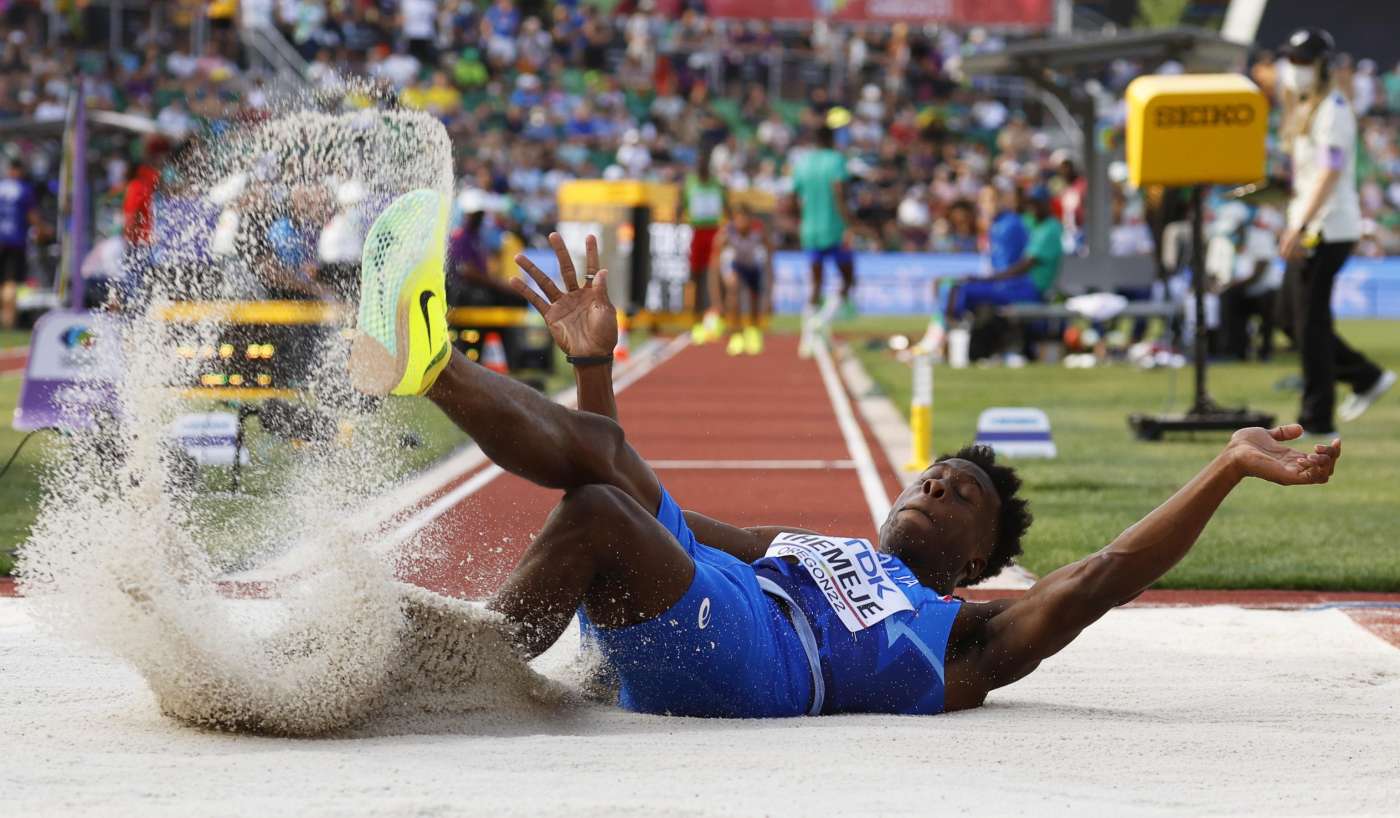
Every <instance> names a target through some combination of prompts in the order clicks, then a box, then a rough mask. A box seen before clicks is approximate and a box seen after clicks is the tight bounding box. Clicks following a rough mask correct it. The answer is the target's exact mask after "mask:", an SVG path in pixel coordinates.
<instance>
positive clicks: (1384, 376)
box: [1337, 369, 1397, 423]
mask: <svg viewBox="0 0 1400 818" xmlns="http://www.w3.org/2000/svg"><path fill="white" fill-rule="evenodd" d="M1396 380H1397V376H1396V374H1395V372H1394V371H1392V370H1389V369H1387V370H1386V371H1385V372H1382V373H1381V377H1380V380H1378V381H1376V385H1375V386H1372V387H1371V388H1370V389H1367V390H1366V391H1365V392H1353V393H1352V394H1350V395H1347V397H1346V400H1343V401H1342V405H1341V407H1340V408H1339V409H1337V417H1338V418H1339V419H1340V420H1341V421H1342V422H1343V423H1348V422H1350V421H1353V420H1356V419H1357V418H1359V417H1361V416H1362V415H1364V414H1365V413H1366V410H1367V409H1370V408H1371V404H1373V403H1375V402H1376V400H1377V399H1378V398H1380V396H1381V395H1384V394H1385V393H1386V392H1388V391H1390V387H1392V386H1394V385H1395V381H1396Z"/></svg>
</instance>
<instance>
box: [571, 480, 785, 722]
mask: <svg viewBox="0 0 1400 818" xmlns="http://www.w3.org/2000/svg"><path fill="white" fill-rule="evenodd" d="M656 519H657V520H659V521H660V522H661V524H662V525H664V526H665V527H666V528H667V529H668V530H669V531H670V532H671V534H672V535H673V536H674V537H675V538H676V541H677V542H679V543H680V545H681V547H682V548H684V549H685V550H686V552H687V553H688V554H690V556H691V558H692V559H693V560H694V561H695V578H694V579H693V580H692V581H691V583H690V589H689V590H687V591H686V592H685V596H683V597H681V599H680V601H678V602H677V603H676V604H675V605H673V606H671V608H670V610H668V611H666V612H665V613H663V614H661V615H660V616H658V617H656V618H655V619H652V620H649V621H647V622H642V623H639V624H636V625H629V626H627V627H625V628H600V627H597V626H594V625H593V624H592V623H591V622H589V621H588V618H587V616H585V615H584V613H583V610H582V609H580V610H579V619H580V621H581V622H582V624H583V631H584V633H583V636H584V640H585V641H586V642H592V643H594V644H596V645H597V646H598V647H599V648H600V649H601V651H602V653H603V656H604V658H605V659H607V661H608V663H609V664H610V665H611V666H612V668H613V670H614V671H615V672H616V673H617V675H618V678H619V679H620V680H621V682H622V686H621V691H620V695H619V704H621V705H622V707H624V708H626V709H627V710H632V711H635V712H639V713H657V714H665V715H673V716H704V717H725V718H769V717H774V716H801V715H804V714H805V713H806V712H807V710H808V707H809V705H810V699H811V696H812V671H811V665H810V664H809V663H808V659H807V654H806V652H805V651H804V649H803V647H802V642H801V641H800V639H799V638H798V636H797V631H796V630H795V629H794V628H793V625H792V622H791V621H790V620H788V618H787V615H786V614H785V613H784V612H783V611H782V610H781V609H780V607H779V603H777V602H775V601H774V600H773V599H772V598H771V597H769V596H768V595H767V594H765V593H764V592H763V591H762V590H761V589H760V588H759V587H758V579H757V575H756V574H755V573H754V569H753V567H752V566H750V565H748V564H747V563H744V562H740V561H739V560H738V559H735V558H734V557H731V556H729V555H728V554H726V553H724V552H723V551H719V550H718V549H714V548H710V547H709V546H707V545H703V544H701V543H698V542H696V540H695V535H694V534H693V533H691V530H690V527H689V526H687V525H686V523H685V517H684V516H682V514H681V509H680V506H678V505H676V501H675V500H673V499H671V495H670V494H668V493H666V490H665V489H662V491H661V506H660V508H658V509H657V511H656Z"/></svg>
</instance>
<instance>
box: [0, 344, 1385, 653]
mask: <svg viewBox="0 0 1400 818" xmlns="http://www.w3.org/2000/svg"><path fill="white" fill-rule="evenodd" d="M618 406H619V414H620V420H621V422H622V425H623V428H624V429H626V430H627V437H628V439H629V440H630V441H631V442H632V445H633V446H635V447H636V448H637V450H638V451H640V452H641V453H642V455H643V456H644V457H646V458H647V459H648V460H649V461H652V462H653V463H654V464H657V465H658V466H659V468H658V469H657V471H658V473H659V474H660V476H661V480H662V482H663V483H664V484H665V486H666V488H667V489H668V490H669V491H670V492H671V494H672V495H673V496H674V497H675V498H676V501H677V502H679V503H680V504H681V506H682V507H684V508H689V509H694V510H696V511H700V512H703V513H706V514H709V515H711V516H714V517H716V518H718V519H721V520H724V521H726V522H730V523H733V524H735V525H740V526H745V525H761V524H773V525H792V526H796V527H800V528H810V529H813V530H817V531H826V532H831V533H833V534H851V535H856V536H861V537H873V536H874V534H875V525H874V522H873V521H872V519H871V515H870V511H869V506H868V505H867V501H866V498H865V496H864V493H863V491H862V488H861V485H860V482H859V480H858V478H857V473H856V471H855V470H854V468H851V467H850V466H849V465H848V463H849V461H850V460H851V459H852V452H851V451H850V449H849V448H848V446H847V444H846V441H845V440H844V438H843V436H842V433H841V431H840V427H839V425H838V422H837V418H836V413H835V410H834V409H833V406H832V399H831V396H830V395H829V394H828V393H827V390H826V388H825V386H824V384H823V381H822V377H821V374H820V371H819V369H818V366H817V364H816V362H814V361H811V360H800V359H798V357H797V354H796V339H793V338H784V337H775V338H772V339H770V341H769V349H768V350H767V351H766V352H765V353H764V354H763V355H761V356H758V357H738V358H731V357H729V356H727V355H725V354H724V351H723V350H722V349H721V348H720V347H719V345H709V346H705V347H691V348H687V349H685V350H683V351H682V352H681V353H680V354H678V355H677V356H676V357H674V358H672V359H670V360H668V361H665V362H663V363H662V364H660V366H659V367H658V368H657V369H655V370H654V371H652V372H650V373H648V374H646V375H644V376H643V377H642V378H641V379H640V380H638V381H637V382H636V383H635V384H634V385H632V386H631V387H630V388H629V389H628V390H626V391H625V392H623V393H622V394H621V395H619V399H618ZM860 432H861V434H862V435H863V436H864V438H865V440H866V444H867V448H868V449H869V450H870V451H871V453H872V457H873V460H874V462H873V465H874V467H875V468H876V470H877V472H878V474H879V477H880V481H881V482H882V483H883V485H884V488H885V491H886V493H887V494H888V496H889V497H890V498H893V497H894V496H895V495H896V494H897V493H898V491H899V488H900V486H899V482H898V478H897V477H896V472H895V471H894V469H893V468H892V467H891V464H890V463H888V462H887V461H886V460H885V458H884V456H883V454H882V450H881V449H880V447H879V446H877V445H875V441H874V439H873V438H872V437H871V436H870V434H869V432H868V430H866V429H864V428H863V427H862V428H861V430H860ZM766 460H784V461H844V462H842V463H840V464H839V465H835V466H833V467H828V468H820V469H813V468H773V469H754V468H698V467H696V466H697V465H699V464H697V463H695V461H712V462H711V463H710V464H709V465H710V466H714V465H717V464H715V463H714V462H713V461H748V462H749V463H750V464H751V465H752V464H753V461H766ZM676 461H689V462H690V467H686V465H685V463H684V462H682V463H677V462H676ZM481 471H482V470H481V469H480V468H478V469H477V470H475V471H472V472H468V473H465V474H463V475H460V476H459V477H457V478H455V479H454V480H452V481H450V482H449V484H448V485H446V486H443V487H442V488H440V489H439V490H437V491H436V492H434V494H433V495H432V496H429V497H425V498H423V505H426V504H427V503H428V502H430V501H432V500H435V499H437V498H438V497H440V496H442V495H443V494H446V493H447V492H448V491H450V490H452V489H454V488H456V487H458V486H459V485H461V484H463V483H465V482H467V481H468V480H471V479H472V478H473V477H474V476H475V475H477V474H480V473H481ZM559 496H560V493H559V492H557V491H551V490H547V489H541V488H539V487H537V486H534V485H531V484H529V483H527V482H526V481H524V480H521V479H519V478H517V477H514V476H511V475H508V474H503V475H501V476H500V477H497V478H495V479H494V480H491V481H490V482H488V483H486V484H485V485H484V486H483V487H482V488H480V489H479V490H478V491H477V492H476V493H474V494H472V495H470V496H469V497H467V498H466V499H465V500H463V501H461V502H459V503H457V504H456V505H454V506H453V507H452V508H450V509H449V510H448V511H446V512H445V513H444V514H443V515H442V516H441V517H439V518H438V519H437V520H436V525H434V526H432V527H431V528H430V530H431V531H432V535H433V539H434V541H435V544H436V547H435V548H434V558H433V559H431V560H423V561H421V562H419V563H418V564H415V565H412V566H409V567H407V568H406V569H405V570H404V571H403V574H404V577H405V578H406V579H408V580H411V581H413V582H416V583H418V584H420V585H423V586H424V587H427V588H430V589H432V590H435V591H439V592H441V593H446V594H450V595H454V596H463V597H471V598H482V597H485V596H488V595H490V594H491V592H493V591H494V590H495V589H496V588H498V587H499V586H500V583H501V581H502V580H504V578H505V576H506V574H507V573H509V571H510V569H511V568H512V567H514V565H515V563H516V561H517V560H519V558H520V555H521V554H522V553H524V549H525V547H526V546H527V545H529V543H530V540H531V539H532V538H533V537H534V534H535V533H536V532H537V531H538V530H539V528H540V526H541V525H542V524H543V523H544V519H545V517H546V516H547V515H548V514H549V511H550V509H552V508H553V506H554V504H555V503H557V502H558V500H559ZM230 590H231V592H235V593H248V594H252V595H257V593H258V589H257V588H256V587H254V586H248V587H246V588H236V589H233V588H231V589H230ZM14 592H15V588H14V583H13V581H12V580H10V579H9V578H6V577H0V596H9V595H13V594H14ZM1018 593H1020V592H1018V591H990V590H979V589H975V588H974V589H968V591H967V592H965V594H964V595H965V596H966V597H967V598H969V599H972V600H978V601H980V600H986V599H991V598H997V597H1002V596H1012V595H1016V594H1018ZM1133 604H1136V605H1149V606H1176V605H1241V606H1244V607H1258V608H1308V607H1313V606H1319V605H1337V604H1341V605H1344V606H1357V607H1354V608H1352V607H1348V608H1347V609H1346V613H1347V614H1348V615H1349V616H1351V617H1352V618H1353V619H1355V620H1356V621H1357V622H1359V623H1360V624H1362V625H1363V626H1365V627H1367V628H1368V629H1369V630H1371V631H1372V632H1373V633H1375V634H1376V635H1377V636H1379V637H1380V638H1382V639H1385V640H1387V641H1389V642H1391V643H1392V644H1394V645H1396V646H1397V647H1400V594H1379V593H1327V592H1310V591H1148V592H1147V593H1145V594H1143V596H1142V597H1141V598H1139V599H1138V600H1137V601H1136V602H1135V603H1133Z"/></svg>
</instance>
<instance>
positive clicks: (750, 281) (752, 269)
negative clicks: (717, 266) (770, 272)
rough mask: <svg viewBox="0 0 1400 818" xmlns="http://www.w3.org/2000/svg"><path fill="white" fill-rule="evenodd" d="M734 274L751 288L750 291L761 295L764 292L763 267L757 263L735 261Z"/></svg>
mask: <svg viewBox="0 0 1400 818" xmlns="http://www.w3.org/2000/svg"><path fill="white" fill-rule="evenodd" d="M733 267H734V275H735V277H737V278H738V279H739V280H740V281H742V282H743V283H744V286H745V287H748V288H749V292H751V293H753V294H754V295H759V294H760V293H762V292H763V268H762V267H759V266H758V265H757V264H740V263H739V262H737V261H736V262H734V264H733Z"/></svg>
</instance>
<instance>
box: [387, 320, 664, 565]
mask: <svg viewBox="0 0 1400 818" xmlns="http://www.w3.org/2000/svg"><path fill="white" fill-rule="evenodd" d="M689 344H690V336H689V335H681V336H678V337H677V338H675V339H674V340H673V341H671V342H670V343H669V344H667V345H666V346H664V347H662V348H661V350H660V351H659V352H657V353H656V355H655V356H653V357H652V358H650V359H649V360H639V361H637V362H636V363H634V364H633V365H632V366H630V367H628V369H627V371H626V372H625V373H623V375H622V377H620V378H618V379H617V381H616V382H615V383H614V384H613V393H614V394H620V393H621V392H622V391H623V390H625V389H626V388H627V387H629V386H631V385H632V384H634V383H636V382H637V381H639V380H641V379H642V377H643V376H644V375H646V374H647V373H648V372H651V371H652V370H653V369H655V368H656V367H658V366H660V365H661V364H663V363H665V362H666V361H668V360H670V359H671V358H673V357H675V355H676V353H678V352H680V351H681V350H682V349H685V348H686V346H688V345H689ZM577 402H578V396H577V395H576V394H573V393H572V390H571V394H570V395H569V396H567V397H566V398H565V399H564V400H562V401H560V403H563V404H564V405H565V406H569V407H571V408H572V407H573V406H574V405H576V404H577ZM473 448H476V447H473ZM477 451H480V449H477ZM502 474H505V470H504V469H502V468H501V467H500V466H497V465H495V464H494V463H493V464H492V465H490V466H488V467H486V468H485V469H482V470H481V471H480V472H479V473H477V474H475V475H472V477H471V479H469V480H467V481H466V482H465V483H462V484H461V485H459V486H457V487H456V488H454V489H453V490H452V491H449V492H448V493H447V494H444V495H443V496H441V497H439V498H438V499H437V500H435V501H434V502H433V503H432V504H430V505H429V506H428V507H427V508H425V509H423V510H422V511H420V512H418V513H417V514H414V515H413V516H412V517H410V518H409V519H408V520H407V521H405V522H404V523H403V524H402V525H400V526H399V527H398V528H396V529H394V532H393V534H391V535H390V536H389V537H388V538H387V539H386V540H385V546H386V550H390V549H393V548H396V547H398V545H399V544H400V543H402V542H404V541H405V540H407V539H409V538H410V537H413V536H414V535H415V534H417V533H418V532H419V531H422V530H423V529H424V528H427V527H428V526H429V525H431V524H432V523H433V521H434V520H436V519H437V518H438V517H441V516H442V515H443V514H445V513H447V512H448V511H449V510H450V509H451V508H452V507H453V506H455V505H457V504H458V503H460V502H462V501H463V500H465V499H467V498H468V497H470V496H472V495H473V494H476V493H477V492H478V491H481V490H482V489H483V488H485V487H486V486H487V485H489V484H490V483H491V481H492V480H495V479H496V478H497V477H500V476H501V475H502Z"/></svg>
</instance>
